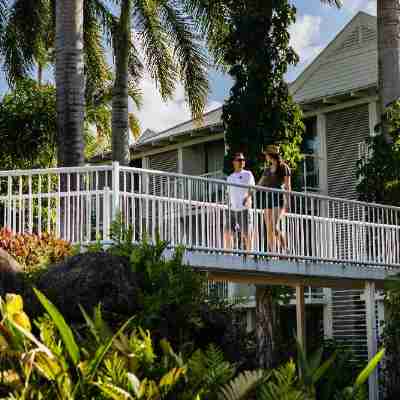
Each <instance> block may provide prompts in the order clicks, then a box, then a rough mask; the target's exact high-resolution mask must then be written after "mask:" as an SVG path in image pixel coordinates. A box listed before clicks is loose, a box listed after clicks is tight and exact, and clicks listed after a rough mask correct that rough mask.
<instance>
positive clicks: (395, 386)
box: [382, 275, 400, 400]
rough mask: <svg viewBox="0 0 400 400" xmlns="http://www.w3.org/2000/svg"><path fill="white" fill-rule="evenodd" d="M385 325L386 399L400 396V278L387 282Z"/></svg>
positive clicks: (383, 335)
mask: <svg viewBox="0 0 400 400" xmlns="http://www.w3.org/2000/svg"><path fill="white" fill-rule="evenodd" d="M386 289H387V290H386V297H385V325H384V327H383V334H382V341H383V345H384V346H385V347H386V348H387V357H386V358H385V363H384V365H383V368H382V376H383V386H384V389H385V397H384V398H385V399H388V400H389V399H396V398H399V396H400V276H399V275H397V276H395V277H392V278H390V279H389V280H388V281H387V282H386Z"/></svg>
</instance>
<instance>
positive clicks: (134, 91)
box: [128, 79, 143, 110]
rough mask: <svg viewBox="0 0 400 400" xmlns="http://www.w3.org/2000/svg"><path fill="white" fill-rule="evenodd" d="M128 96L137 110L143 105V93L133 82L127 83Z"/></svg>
mask: <svg viewBox="0 0 400 400" xmlns="http://www.w3.org/2000/svg"><path fill="white" fill-rule="evenodd" d="M128 95H129V97H130V98H131V100H132V101H133V104H134V105H135V106H136V108H137V109H138V110H139V109H140V108H141V107H142V103H143V93H142V91H141V89H140V88H139V86H138V85H137V84H136V82H135V81H134V80H132V79H131V80H129V82H128Z"/></svg>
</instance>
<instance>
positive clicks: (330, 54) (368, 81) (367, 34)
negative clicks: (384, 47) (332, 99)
mask: <svg viewBox="0 0 400 400" xmlns="http://www.w3.org/2000/svg"><path fill="white" fill-rule="evenodd" d="M377 82H378V53H377V19H376V17H374V16H372V15H369V14H366V13H364V12H359V13H358V14H357V15H356V16H355V17H354V18H353V19H352V20H351V21H350V22H349V23H348V24H347V25H346V26H345V27H344V28H343V30H342V31H341V32H339V34H338V35H337V36H336V38H335V39H334V40H333V41H332V42H331V43H330V44H329V45H328V46H327V47H326V48H325V49H324V50H323V51H322V52H321V54H320V55H319V56H318V57H317V58H316V59H315V60H314V61H313V62H312V63H311V64H310V65H309V66H308V67H307V68H306V69H305V70H304V71H303V72H302V73H301V74H300V75H299V77H298V78H297V79H296V80H295V81H294V82H293V83H292V84H291V85H290V91H291V93H292V95H293V97H294V100H295V101H296V102H298V103H300V104H301V103H307V102H312V101H315V100H320V99H323V98H325V97H329V96H334V95H338V94H342V93H348V92H351V91H355V90H360V89H364V88H369V87H372V86H376V85H377Z"/></svg>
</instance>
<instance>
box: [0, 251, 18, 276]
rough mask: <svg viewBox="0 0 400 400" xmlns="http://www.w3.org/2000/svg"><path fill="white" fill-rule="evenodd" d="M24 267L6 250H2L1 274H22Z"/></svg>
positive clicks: (0, 260)
mask: <svg viewBox="0 0 400 400" xmlns="http://www.w3.org/2000/svg"><path fill="white" fill-rule="evenodd" d="M22 271H23V267H22V266H21V264H19V263H18V262H17V261H16V260H15V258H14V257H12V256H10V255H9V254H8V253H7V252H6V251H5V250H4V249H1V248H0V272H13V273H18V272H22Z"/></svg>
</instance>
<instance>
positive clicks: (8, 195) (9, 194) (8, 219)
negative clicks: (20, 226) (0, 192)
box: [6, 176, 12, 229]
mask: <svg viewBox="0 0 400 400" xmlns="http://www.w3.org/2000/svg"><path fill="white" fill-rule="evenodd" d="M7 183H8V185H7V198H8V201H7V222H6V226H7V227H8V228H9V229H12V227H11V215H12V210H11V209H12V177H11V176H9V177H8V182H7Z"/></svg>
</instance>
